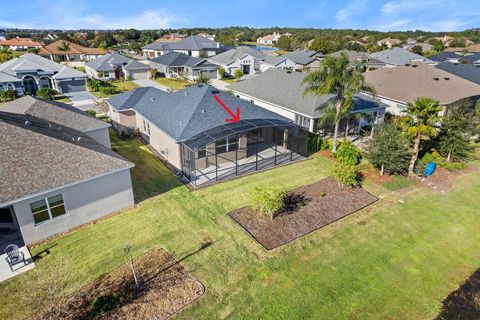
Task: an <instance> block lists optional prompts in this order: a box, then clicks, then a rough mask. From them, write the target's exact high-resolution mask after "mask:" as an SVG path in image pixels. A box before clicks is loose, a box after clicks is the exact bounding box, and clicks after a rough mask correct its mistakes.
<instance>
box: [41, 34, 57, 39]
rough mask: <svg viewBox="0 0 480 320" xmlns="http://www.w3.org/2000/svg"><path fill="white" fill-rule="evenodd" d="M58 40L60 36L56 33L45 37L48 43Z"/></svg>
mask: <svg viewBox="0 0 480 320" xmlns="http://www.w3.org/2000/svg"><path fill="white" fill-rule="evenodd" d="M56 39H58V36H57V35H56V34H54V33H49V34H47V35H46V36H45V37H43V40H46V41H53V40H56Z"/></svg>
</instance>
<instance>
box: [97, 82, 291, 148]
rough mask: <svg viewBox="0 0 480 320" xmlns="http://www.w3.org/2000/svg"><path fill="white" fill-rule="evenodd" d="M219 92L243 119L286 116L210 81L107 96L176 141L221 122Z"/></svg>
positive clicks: (225, 113)
mask: <svg viewBox="0 0 480 320" xmlns="http://www.w3.org/2000/svg"><path fill="white" fill-rule="evenodd" d="M213 95H216V96H218V97H219V98H220V99H221V100H222V101H223V102H224V103H225V104H226V105H227V106H229V107H230V108H231V109H233V110H235V108H236V107H239V108H240V116H241V119H242V120H249V119H276V120H282V121H289V120H288V119H286V118H284V117H282V116H280V115H278V114H276V113H273V112H271V111H268V110H266V109H263V108H261V107H258V106H256V105H254V104H253V103H250V102H247V101H245V100H242V99H239V98H237V97H235V96H233V95H231V94H227V93H225V92H223V91H218V90H217V89H215V88H213V87H211V86H209V85H202V84H198V85H193V86H191V87H188V88H186V89H183V90H179V91H176V92H173V93H166V92H164V91H162V90H159V89H156V88H154V87H145V88H137V89H134V90H132V91H130V92H125V93H122V94H119V95H116V96H114V97H112V98H110V99H108V100H106V101H107V102H108V104H110V105H111V106H112V107H113V108H114V109H116V110H119V111H121V110H127V109H133V110H135V111H136V112H138V113H140V114H141V115H142V116H143V117H145V118H146V119H147V120H148V121H150V122H151V123H153V124H154V125H155V126H157V127H158V128H159V129H160V130H162V131H163V132H165V133H166V134H167V135H169V136H170V137H171V138H172V139H174V140H175V141H177V142H180V141H185V140H187V139H189V138H191V137H193V136H195V135H197V134H199V133H202V132H204V131H207V130H209V129H212V128H216V127H219V126H221V125H224V124H225V123H226V122H225V119H226V118H228V117H229V115H228V113H227V112H225V111H224V110H223V109H222V107H221V106H220V105H219V104H218V103H217V102H216V101H215V99H214V98H213Z"/></svg>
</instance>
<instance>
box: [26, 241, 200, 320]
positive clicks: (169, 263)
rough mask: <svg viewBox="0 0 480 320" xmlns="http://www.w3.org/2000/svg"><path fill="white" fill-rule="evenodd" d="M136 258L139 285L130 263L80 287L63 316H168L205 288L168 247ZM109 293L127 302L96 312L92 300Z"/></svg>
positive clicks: (143, 317)
mask: <svg viewBox="0 0 480 320" xmlns="http://www.w3.org/2000/svg"><path fill="white" fill-rule="evenodd" d="M134 261H135V267H136V270H137V275H138V279H139V282H140V288H139V289H137V288H136V287H135V283H134V280H133V276H132V270H131V268H130V264H129V263H126V264H124V265H122V266H121V267H119V268H117V269H115V270H114V271H112V272H111V273H109V274H107V275H105V276H103V277H101V278H99V279H97V280H95V281H93V282H92V283H90V284H88V285H87V286H85V287H83V288H82V289H80V290H79V291H78V292H77V293H76V294H75V295H74V296H73V299H72V298H71V299H69V300H70V301H71V302H69V303H68V305H66V306H65V307H64V308H62V309H63V313H64V315H63V316H62V319H68V320H73V319H75V320H79V319H95V320H97V319H102V320H103V319H132V320H133V319H168V318H170V317H171V316H172V315H174V314H175V313H177V312H179V311H180V310H182V309H183V308H185V307H186V306H187V305H189V304H190V303H192V302H193V301H195V300H196V299H198V298H199V297H201V296H202V295H203V293H204V292H205V288H204V286H203V285H202V284H201V283H200V282H199V281H198V280H196V279H195V278H194V277H193V276H192V275H190V274H189V273H188V272H187V271H186V270H185V269H184V268H183V267H182V266H181V265H180V264H179V263H178V262H177V261H176V260H175V259H174V258H173V257H172V256H171V255H170V254H169V253H168V252H166V251H165V250H164V249H157V250H152V251H149V252H147V253H145V254H143V255H142V256H140V257H138V258H135V260H134ZM105 295H114V296H116V297H119V298H121V299H122V300H123V304H122V305H121V306H119V307H118V308H117V309H116V310H112V311H109V312H106V313H103V314H100V315H96V314H94V313H93V311H92V302H93V301H94V299H95V298H96V297H99V296H105ZM44 318H45V317H42V316H36V317H34V319H44Z"/></svg>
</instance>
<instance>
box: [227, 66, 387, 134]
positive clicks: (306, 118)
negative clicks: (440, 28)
mask: <svg viewBox="0 0 480 320" xmlns="http://www.w3.org/2000/svg"><path fill="white" fill-rule="evenodd" d="M305 76H306V74H305V73H302V72H295V71H293V72H292V71H287V70H281V69H269V70H267V71H265V72H264V73H262V74H259V75H257V76H255V77H254V78H251V79H248V80H244V81H241V82H238V83H235V84H232V85H230V86H228V87H227V88H228V89H229V90H232V91H233V93H234V94H235V95H236V96H237V97H239V98H241V99H244V100H247V101H250V102H252V103H254V104H255V105H258V106H260V107H262V108H265V109H267V110H269V111H272V112H275V113H278V114H279V115H282V116H284V117H286V118H288V119H290V120H292V121H294V122H295V123H296V124H298V125H300V126H302V127H305V128H306V129H308V130H309V131H310V132H314V133H316V132H318V131H319V129H320V126H319V119H320V118H321V117H322V112H323V111H322V109H323V107H325V105H326V104H327V103H329V102H330V99H331V98H332V97H333V95H323V96H315V95H304V94H303V92H304V90H305V87H306V85H304V84H303V83H302V81H303V79H305ZM385 109H386V106H385V105H383V104H382V103H380V102H377V101H374V100H373V99H371V98H370V97H367V96H366V95H363V94H358V95H356V96H355V102H354V106H353V109H352V111H351V113H357V112H373V113H375V114H376V120H375V121H381V120H382V119H383V114H384V111H385ZM361 124H363V123H357V124H352V125H351V126H350V128H351V130H352V131H358V129H359V128H360V126H361Z"/></svg>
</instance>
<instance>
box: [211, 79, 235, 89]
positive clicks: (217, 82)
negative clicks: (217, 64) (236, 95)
mask: <svg viewBox="0 0 480 320" xmlns="http://www.w3.org/2000/svg"><path fill="white" fill-rule="evenodd" d="M210 84H211V85H212V86H213V87H215V88H217V89H218V90H222V91H225V90H227V89H228V88H227V86H229V85H230V83H228V82H225V81H222V80H220V79H210Z"/></svg>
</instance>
